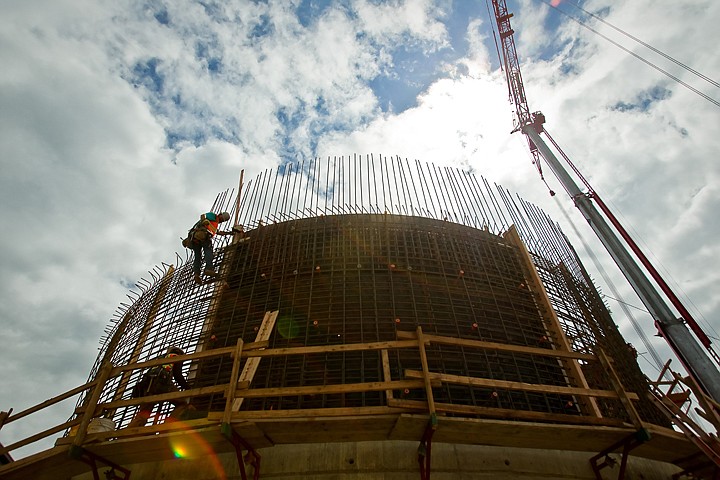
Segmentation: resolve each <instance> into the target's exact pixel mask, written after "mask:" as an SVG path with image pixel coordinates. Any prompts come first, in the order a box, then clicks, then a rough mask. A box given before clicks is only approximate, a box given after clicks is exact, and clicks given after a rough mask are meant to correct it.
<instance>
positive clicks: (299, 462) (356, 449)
mask: <svg viewBox="0 0 720 480" xmlns="http://www.w3.org/2000/svg"><path fill="white" fill-rule="evenodd" d="M417 447H418V444H417V443H415V442H397V441H386V442H357V443H335V444H303V445H280V446H275V447H271V448H266V449H261V450H259V451H258V453H260V455H261V456H262V460H261V469H260V470H261V472H260V473H261V474H260V478H261V479H282V480H301V479H302V480H390V479H392V480H418V479H419V478H420V473H419V472H420V470H419V466H418V461H417ZM593 455H594V453H591V452H565V451H559V450H537V449H533V450H530V449H519V448H502V447H489V446H475V445H450V444H440V443H436V444H433V445H432V468H431V472H432V474H431V479H432V480H451V479H452V480H470V479H493V480H511V479H518V478H520V479H528V480H531V479H538V480H540V479H542V480H548V479H588V480H593V479H594V478H595V476H594V474H593V471H592V469H591V468H590V463H589V461H588V460H589V459H590V457H592V456H593ZM614 457H615V458H616V459H617V460H618V465H617V466H615V467H614V468H605V469H604V470H603V478H604V479H616V478H617V476H618V470H619V456H618V455H614ZM125 467H126V468H129V469H130V470H131V471H132V474H131V477H130V478H131V479H132V480H166V479H167V480H170V479H172V480H223V479H227V480H237V479H240V478H241V476H240V473H239V470H238V465H237V459H236V457H235V455H234V454H221V455H218V456H216V457H214V458H212V457H203V458H200V459H176V460H173V461H168V462H158V463H153V464H149V463H148V464H139V465H126V466H125ZM105 470H107V469H106V468H103V469H101V470H100V477H101V478H103V472H104V471H105ZM677 471H679V469H678V468H677V467H675V466H674V465H671V464H667V463H661V462H654V461H650V460H646V459H642V458H635V457H630V461H629V465H628V470H627V473H626V476H625V478H626V479H634V480H656V479H657V480H660V479H663V480H666V479H669V478H670V477H671V475H672V474H673V473H676V472H677ZM247 472H248V478H252V467H248V469H247ZM91 479H92V474H91V473H87V474H84V475H81V476H78V477H74V480H91Z"/></svg>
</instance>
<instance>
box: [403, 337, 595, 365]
mask: <svg viewBox="0 0 720 480" xmlns="http://www.w3.org/2000/svg"><path fill="white" fill-rule="evenodd" d="M424 337H425V342H426V343H432V344H437V345H454V346H458V347H471V348H482V349H485V350H496V351H504V352H513V353H526V354H528V355H540V356H543V357H553V358H569V359H576V360H585V361H588V362H592V361H597V358H596V357H595V355H588V354H586V353H579V352H572V351H564V350H549V349H547V348H538V347H527V346H524V345H510V344H507V343H495V342H486V341H483V340H471V339H467V338H455V337H443V336H440V335H433V334H427V333H426V334H424ZM397 338H399V339H414V338H417V337H416V335H415V332H405V331H398V332H397Z"/></svg>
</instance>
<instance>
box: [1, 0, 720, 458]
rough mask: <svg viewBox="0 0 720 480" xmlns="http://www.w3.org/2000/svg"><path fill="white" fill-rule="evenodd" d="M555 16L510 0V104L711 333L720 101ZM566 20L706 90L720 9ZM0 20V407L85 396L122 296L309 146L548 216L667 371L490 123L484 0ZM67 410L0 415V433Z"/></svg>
mask: <svg viewBox="0 0 720 480" xmlns="http://www.w3.org/2000/svg"><path fill="white" fill-rule="evenodd" d="M554 3H558V2H557V1H555V2H554ZM574 5H575V3H574V2H571V1H569V0H567V1H562V2H559V5H558V8H557V9H553V8H551V7H550V6H549V5H548V4H546V3H543V2H542V1H541V0H517V1H515V0H513V1H508V9H509V11H511V12H513V13H514V17H513V18H512V19H511V22H512V25H513V28H514V30H515V42H516V46H517V52H518V55H519V59H520V63H521V69H522V74H523V80H524V84H525V90H526V94H527V99H528V103H529V106H530V109H531V111H537V110H541V111H542V112H543V113H544V114H545V116H546V118H547V123H546V127H547V129H548V131H549V132H550V133H551V135H552V136H553V137H554V138H555V140H556V141H557V142H558V143H559V144H560V146H561V147H562V148H563V150H564V151H565V152H566V153H567V154H568V156H569V157H570V158H571V159H572V160H573V162H574V163H575V164H576V165H577V166H578V167H579V168H580V170H581V171H582V172H583V174H584V175H585V176H586V177H587V178H588V179H589V181H590V183H591V184H592V185H593V187H594V189H595V190H596V191H597V192H598V193H599V194H600V195H601V196H602V197H603V199H604V200H605V202H606V203H607V204H609V205H610V208H611V209H613V211H614V212H615V213H616V214H617V215H618V216H619V217H620V219H621V221H622V222H623V223H624V224H625V226H626V228H628V230H630V232H631V233H632V234H633V236H634V237H635V239H636V240H637V241H638V242H639V243H640V244H641V245H642V246H643V248H644V249H645V251H646V254H647V255H648V256H649V257H650V258H651V259H652V260H653V261H654V262H656V266H657V267H658V269H659V270H661V272H663V273H664V274H666V275H667V279H668V282H669V283H670V284H671V285H672V286H673V288H675V289H676V292H677V293H678V294H679V296H680V297H681V298H683V299H684V300H685V301H686V303H687V306H688V308H689V309H690V311H691V312H692V313H693V314H694V315H695V318H696V319H697V320H699V321H700V323H701V326H702V327H703V328H704V329H705V330H706V332H707V333H708V334H709V335H710V336H711V337H715V338H717V337H718V330H720V321H719V320H718V315H719V314H720V290H719V289H718V284H720V268H718V267H719V266H720V265H719V263H720V262H719V261H718V258H720V241H718V238H719V237H720V222H719V221H718V219H717V211H718V210H720V182H719V177H720V162H718V160H717V155H718V152H720V135H718V131H719V127H720V108H719V107H718V106H717V105H715V104H713V103H711V102H709V101H707V100H706V99H704V98H702V97H701V96H699V95H697V94H696V93H694V92H692V91H691V90H689V89H688V88H686V87H684V86H682V85H681V84H679V83H677V82H676V81H674V80H672V79H671V78H669V77H668V76H667V75H664V74H663V73H661V72H659V71H658V70H656V69H653V68H651V67H650V66H648V65H647V63H645V62H643V61H640V60H638V58H636V57H635V56H633V55H631V54H628V53H627V52H626V51H623V50H622V49H620V48H618V47H617V46H615V45H613V44H612V43H611V42H609V41H608V40H607V39H605V38H603V37H601V36H600V35H598V34H596V33H593V32H592V31H590V30H588V29H586V28H584V27H583V26H581V25H580V24H579V23H577V22H576V21H574V20H572V19H571V18H570V17H569V16H568V15H570V16H571V17H573V18H576V19H579V20H581V21H582V22H584V23H586V24H587V25H589V26H590V27H591V28H593V29H594V30H596V31H597V32H599V33H600V34H602V35H604V36H606V37H608V38H609V39H611V40H612V41H614V42H616V43H619V44H621V45H622V46H623V47H624V48H625V49H627V50H629V51H631V52H633V53H635V54H636V55H637V56H640V57H642V58H643V59H645V60H646V61H647V62H650V63H653V64H655V65H657V66H658V67H659V68H662V69H663V70H665V71H667V72H668V73H669V74H670V75H673V76H675V77H677V78H678V79H680V80H682V81H683V82H685V83H687V84H688V85H690V86H692V87H693V88H695V89H697V90H699V91H701V92H703V93H704V94H705V95H707V96H709V97H711V98H713V99H715V101H716V102H717V101H720V89H718V88H717V87H715V86H713V85H712V84H711V83H708V82H706V81H704V80H703V79H701V78H699V77H698V76H696V75H693V74H692V73H690V72H689V71H688V70H686V69H682V68H681V67H680V66H678V65H677V64H676V63H673V62H670V61H668V60H667V58H664V57H662V56H660V55H658V54H657V53H655V52H653V51H651V50H649V49H647V48H645V47H643V46H642V45H641V44H638V43H637V42H634V41H633V40H632V39H630V38H628V37H627V36H623V35H621V34H620V33H619V32H618V31H617V30H614V29H612V28H611V27H609V26H608V25H607V24H604V23H601V22H598V21H597V20H596V19H595V18H591V17H588V16H587V15H586V14H584V13H583V12H581V11H580V10H578V9H577V8H575V7H574ZM581 6H582V8H583V9H584V10H586V11H588V12H591V13H593V14H594V15H596V16H598V17H600V18H602V19H603V20H604V21H605V22H608V23H609V24H611V25H614V26H615V27H617V28H618V29H621V30H623V31H625V32H628V33H629V34H631V35H632V36H634V37H635V38H637V39H640V40H642V41H643V42H645V43H646V44H649V45H651V46H652V47H654V48H655V49H657V50H660V51H662V52H664V53H666V54H667V55H670V56H671V57H673V58H675V59H677V60H679V61H680V62H682V63H683V64H685V65H688V66H690V67H692V68H693V69H695V70H696V71H699V72H701V73H702V74H704V75H705V76H707V77H709V78H711V79H714V80H715V83H717V80H720V57H719V56H718V55H717V53H716V52H715V48H714V45H716V44H718V43H719V42H720V33H718V29H717V28H716V26H717V23H718V21H719V20H720V3H719V2H716V1H713V0H686V1H683V2H677V1H669V0H660V1H650V0H635V1H633V2H614V1H610V0H587V1H583V2H582V3H581ZM490 8H491V7H490ZM561 11H563V12H566V13H567V14H568V15H565V14H563V13H561ZM0 12H1V15H0V215H1V216H2V218H4V219H5V228H4V235H0V259H1V261H0V365H2V370H0V376H1V377H0V378H1V379H2V383H1V385H2V387H0V410H8V409H9V408H13V409H14V410H15V412H18V411H20V410H23V409H25V408H28V407H30V406H32V405H35V404H38V403H40V402H42V401H44V400H45V399H48V398H51V397H54V396H56V395H58V394H60V393H62V392H65V391H67V390H69V389H71V388H74V387H76V386H78V385H81V384H83V383H84V382H85V381H86V380H87V377H88V374H89V372H90V369H91V367H92V365H93V363H94V361H95V357H96V356H97V354H98V349H99V346H100V343H99V339H100V337H101V336H102V335H103V334H104V330H105V328H106V326H107V325H108V324H109V322H110V319H111V318H112V317H113V314H114V312H115V311H116V308H117V307H118V306H119V305H120V303H121V302H125V303H128V302H129V300H128V296H127V295H128V292H129V290H130V289H132V288H133V286H134V285H135V283H136V282H137V281H138V280H139V279H140V278H143V277H144V278H150V275H149V274H148V271H149V270H151V269H152V268H153V266H155V265H159V264H161V263H162V262H165V263H173V262H174V261H175V258H176V257H175V252H176V251H179V250H182V248H181V246H180V242H179V239H180V236H181V235H183V233H184V232H185V231H186V230H187V228H188V225H190V224H192V223H193V222H194V221H195V220H196V218H197V216H198V214H199V213H202V212H205V211H207V209H208V208H209V207H210V205H211V204H212V202H213V200H214V199H215V196H216V194H217V193H218V192H220V191H223V190H225V189H228V188H235V187H236V186H237V184H238V179H239V175H240V170H241V169H245V178H246V179H247V178H252V177H253V176H255V175H256V174H257V173H259V172H260V171H261V170H263V169H265V168H270V167H274V166H277V165H279V164H282V163H284V162H292V161H297V160H302V159H307V158H312V157H315V156H319V157H327V156H335V155H352V154H354V153H357V154H362V155H365V154H369V153H373V154H382V155H391V156H394V155H397V156H400V157H403V158H408V159H410V160H415V159H418V160H420V161H423V162H433V163H435V164H436V165H448V166H456V167H460V168H464V169H469V170H472V171H473V172H475V173H477V174H481V175H483V176H484V177H486V178H487V179H488V180H489V181H492V182H497V183H499V184H501V185H502V186H504V187H505V188H507V189H508V190H510V191H511V192H513V193H517V194H519V195H521V196H522V197H523V198H524V199H526V200H528V201H530V202H532V203H534V204H536V205H538V206H539V207H541V208H542V209H543V210H545V211H546V212H548V214H549V215H550V216H551V217H552V218H553V219H555V220H556V221H558V222H559V223H560V224H561V226H562V228H563V230H564V231H565V233H566V234H567V235H568V237H569V238H570V240H571V242H572V243H573V244H574V245H575V247H576V248H577V249H578V251H579V253H580V255H581V258H582V259H583V262H584V263H585V265H586V267H587V268H588V270H589V271H590V272H591V274H592V275H593V277H594V278H595V279H596V280H597V282H598V284H599V285H600V286H601V288H602V290H603V292H604V293H606V294H608V295H610V293H609V292H610V291H611V290H610V287H608V286H607V285H606V282H605V280H604V278H603V274H602V273H601V272H599V271H598V270H597V269H596V267H595V266H594V263H593V262H592V258H591V257H588V255H587V254H586V253H584V250H583V248H582V242H581V240H579V239H578V237H577V234H576V233H575V229H577V231H578V232H579V234H580V235H581V236H582V238H583V240H584V241H585V242H587V244H589V245H590V247H591V249H592V250H593V251H594V252H595V255H596V256H597V259H598V262H599V264H600V265H601V267H602V269H603V271H605V272H607V274H606V275H607V276H608V277H609V278H610V280H611V281H612V282H613V284H614V285H615V288H616V290H617V291H618V294H619V295H620V296H621V297H622V299H623V301H625V302H627V303H628V304H630V305H631V307H629V310H630V311H632V312H633V315H634V317H635V318H636V320H637V322H638V323H639V324H640V325H641V326H642V328H643V330H644V332H645V334H646V335H647V336H648V337H649V338H650V340H651V342H652V345H653V348H655V349H657V350H658V351H659V355H660V357H661V358H662V359H663V360H665V359H667V358H670V356H671V353H670V352H669V351H668V349H667V348H666V347H665V346H664V344H663V342H662V341H661V340H659V339H657V338H655V337H653V334H654V330H653V327H652V320H651V318H650V317H649V315H648V314H647V313H646V312H643V311H642V310H643V308H642V305H641V304H640V302H639V300H637V298H636V297H634V296H633V294H632V292H631V290H630V288H629V287H628V286H627V283H626V282H625V281H624V280H623V279H622V277H621V276H620V274H619V273H618V270H617V268H616V267H614V265H613V264H612V262H611V260H610V259H609V257H608V255H607V254H606V253H605V252H604V251H603V250H602V247H600V246H599V243H598V242H597V240H596V239H595V238H594V237H593V234H592V233H591V231H590V229H589V228H588V226H587V225H586V222H585V221H584V220H583V219H582V218H581V216H580V214H579V212H577V211H576V210H575V209H574V208H573V206H572V202H571V201H570V199H569V198H568V197H567V196H566V195H564V194H563V193H562V187H560V186H559V185H558V184H557V182H556V181H555V180H554V178H553V177H552V175H551V173H550V172H549V169H546V170H547V172H546V175H545V177H546V180H547V181H548V183H549V185H550V188H552V189H553V190H554V191H556V192H558V195H556V196H555V197H551V196H550V195H549V194H548V188H547V187H546V186H545V185H544V184H543V182H542V181H540V179H539V176H538V174H537V172H536V170H535V168H534V166H533V165H532V164H531V157H530V155H529V153H528V151H527V144H526V142H525V140H524V139H523V138H522V136H521V134H519V133H514V134H511V133H510V132H511V130H512V128H513V105H511V104H510V103H509V101H508V91H507V86H506V83H505V79H504V74H503V72H502V71H501V70H500V69H499V63H498V57H497V50H496V44H495V41H494V37H493V29H492V23H491V22H490V21H489V17H488V6H487V4H486V2H485V0H454V1H453V0H406V1H401V0H394V1H370V0H338V1H329V0H328V1H321V0H309V1H308V0H302V1H300V0H293V1H288V0H283V1H280V0H278V1H247V0H238V1H231V0H217V1H213V0H203V1H191V0H172V1H171V0H119V1H118V0H0ZM708 46H713V48H708ZM563 211H567V215H568V218H570V221H568V220H567V219H566V217H565V213H563ZM612 296H614V295H612ZM606 301H607V303H608V306H609V307H610V308H611V310H612V311H613V313H614V315H615V321H616V323H617V324H618V325H619V327H620V330H621V332H622V333H623V335H625V336H626V337H627V338H628V339H629V341H632V342H634V343H636V342H639V341H638V340H637V339H636V336H635V335H636V334H635V332H634V330H633V328H632V326H631V324H630V322H629V321H628V319H627V318H626V316H625V314H624V312H623V311H622V309H621V308H620V304H619V303H618V302H616V301H615V300H613V299H610V298H606ZM717 343H720V339H718V340H717ZM638 350H640V351H641V352H645V351H646V349H645V347H644V346H643V345H642V344H638ZM647 357H648V355H647V354H645V355H643V356H642V357H641V359H640V364H641V366H642V367H643V368H644V369H645V370H646V372H647V373H648V375H650V376H653V377H654V376H656V375H657V372H656V371H655V370H654V367H653V366H652V365H651V362H649V361H648V360H646V358H647ZM673 365H675V366H678V362H677V360H674V361H673ZM73 407H74V400H73V401H71V402H65V403H63V404H61V405H60V406H59V407H57V408H54V409H52V410H50V411H48V413H47V414H43V415H39V416H38V415H32V416H30V417H26V418H25V419H22V420H19V421H18V422H16V423H14V424H11V425H8V426H6V427H5V428H3V429H2V431H0V442H2V443H3V444H5V445H7V444H9V443H12V442H13V441H15V440H17V439H18V438H23V437H27V436H29V435H31V434H34V433H37V432H39V431H41V430H44V429H45V428H49V427H50V426H53V425H57V424H59V423H62V422H63V421H65V420H66V419H67V418H68V417H69V416H70V414H71V412H72V409H73ZM50 445H52V440H49V441H46V442H41V443H39V444H38V445H36V446H33V447H30V448H28V449H22V450H19V451H18V452H17V454H16V455H15V456H16V457H21V456H23V454H27V453H32V452H33V451H37V450H38V449H42V448H48V447H49V446H50Z"/></svg>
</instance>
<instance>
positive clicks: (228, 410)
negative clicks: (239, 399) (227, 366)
mask: <svg viewBox="0 0 720 480" xmlns="http://www.w3.org/2000/svg"><path fill="white" fill-rule="evenodd" d="M242 349H243V341H242V338H238V341H237V347H235V354H234V355H235V358H233V367H232V373H231V374H230V384H229V385H228V389H227V398H226V399H225V412H224V413H223V420H222V423H230V419H231V417H232V406H233V402H234V401H235V392H236V391H237V385H238V375H239V374H240V360H241V356H242Z"/></svg>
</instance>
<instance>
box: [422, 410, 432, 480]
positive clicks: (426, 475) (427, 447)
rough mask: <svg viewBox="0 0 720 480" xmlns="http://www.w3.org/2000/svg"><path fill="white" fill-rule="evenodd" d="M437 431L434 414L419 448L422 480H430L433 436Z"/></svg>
mask: <svg viewBox="0 0 720 480" xmlns="http://www.w3.org/2000/svg"><path fill="white" fill-rule="evenodd" d="M435 430H437V416H436V415H435V414H432V415H431V416H430V421H429V422H428V424H427V426H426V427H425V432H424V433H423V436H422V439H421V440H420V445H419V446H418V464H419V465H420V480H430V454H431V453H432V436H433V433H435Z"/></svg>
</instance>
